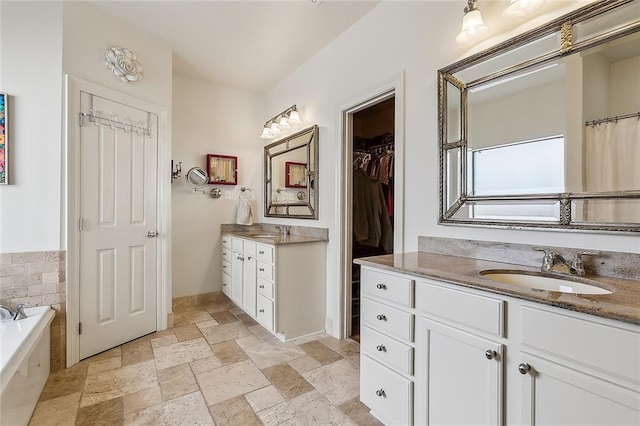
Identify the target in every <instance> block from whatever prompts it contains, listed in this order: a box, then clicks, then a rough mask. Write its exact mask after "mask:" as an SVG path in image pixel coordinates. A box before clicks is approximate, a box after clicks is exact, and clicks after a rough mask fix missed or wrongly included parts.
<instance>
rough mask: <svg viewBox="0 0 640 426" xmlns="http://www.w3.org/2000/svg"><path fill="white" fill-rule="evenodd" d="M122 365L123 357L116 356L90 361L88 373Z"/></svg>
mask: <svg viewBox="0 0 640 426" xmlns="http://www.w3.org/2000/svg"><path fill="white" fill-rule="evenodd" d="M120 367H122V357H119V356H114V357H113V358H107V359H103V360H99V361H94V362H90V363H89V368H88V369H87V374H94V373H99V372H101V371H108V370H113V369H115V368H120Z"/></svg>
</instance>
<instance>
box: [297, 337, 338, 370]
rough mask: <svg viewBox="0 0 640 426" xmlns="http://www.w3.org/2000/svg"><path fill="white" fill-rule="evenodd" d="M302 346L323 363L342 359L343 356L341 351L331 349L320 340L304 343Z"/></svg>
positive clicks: (312, 356)
mask: <svg viewBox="0 0 640 426" xmlns="http://www.w3.org/2000/svg"><path fill="white" fill-rule="evenodd" d="M300 347H301V348H302V349H304V351H305V352H306V353H307V354H309V356H310V357H311V358H313V359H315V360H316V361H318V362H319V363H320V364H321V365H327V364H331V363H332V362H336V361H339V360H341V359H342V356H341V355H340V354H339V353H337V352H335V351H333V350H331V349H329V348H328V347H327V346H325V345H323V344H322V343H320V342H318V341H313V342H308V343H303V344H302V345H300Z"/></svg>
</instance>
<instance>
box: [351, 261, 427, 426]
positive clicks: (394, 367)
mask: <svg viewBox="0 0 640 426" xmlns="http://www.w3.org/2000/svg"><path fill="white" fill-rule="evenodd" d="M414 284H415V282H414V280H413V279H412V278H409V277H406V276H403V275H398V274H393V273H387V272H382V271H378V270H375V269H369V268H366V267H363V268H362V269H361V290H360V291H361V298H360V321H361V324H360V354H361V355H360V399H361V400H362V402H363V403H364V404H365V405H367V406H368V407H369V408H371V413H372V414H373V415H374V416H376V417H377V418H379V419H380V420H381V421H382V422H384V423H385V424H397V425H407V424H410V423H412V421H413V386H414V382H413V367H414V362H413V357H414V343H413V342H414V322H415V315H414V312H413V307H414Z"/></svg>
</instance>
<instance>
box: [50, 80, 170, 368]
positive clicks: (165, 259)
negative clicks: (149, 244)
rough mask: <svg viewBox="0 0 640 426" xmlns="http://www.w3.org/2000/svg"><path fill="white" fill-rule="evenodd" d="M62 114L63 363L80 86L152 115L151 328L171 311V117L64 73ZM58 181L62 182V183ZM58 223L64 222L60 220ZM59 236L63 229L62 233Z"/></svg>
mask: <svg viewBox="0 0 640 426" xmlns="http://www.w3.org/2000/svg"><path fill="white" fill-rule="evenodd" d="M65 86H66V91H65V95H66V96H65V105H64V111H65V115H66V116H65V120H64V123H63V137H64V139H65V140H66V152H65V154H63V161H64V158H66V164H65V166H64V168H65V173H64V175H65V176H66V200H67V202H66V205H65V204H64V203H63V206H62V208H63V209H64V208H66V218H67V220H66V230H67V232H66V245H67V268H66V272H67V273H66V280H67V305H66V310H67V312H66V316H67V367H70V366H72V365H73V364H76V363H78V362H79V361H80V335H79V332H78V324H79V322H80V288H79V281H78V278H79V271H80V248H79V244H78V243H79V241H80V233H79V231H78V220H79V218H80V149H79V148H80V145H79V141H80V126H78V122H79V114H80V92H81V91H82V92H87V93H92V94H94V95H97V96H100V97H104V98H106V99H110V100H112V101H115V102H121V103H123V104H126V105H130V106H132V107H135V108H138V109H141V110H144V111H148V112H151V113H154V114H156V115H157V116H158V173H157V179H158V186H157V191H158V200H157V203H158V204H157V219H156V220H157V229H158V231H159V233H160V235H159V236H158V238H157V277H158V288H157V309H156V311H157V316H156V328H157V330H164V329H166V328H167V315H168V314H169V313H170V312H171V261H170V260H171V186H170V183H171V170H170V167H169V164H171V143H170V137H169V135H170V134H171V123H170V122H169V120H168V117H169V113H168V111H167V109H165V108H162V107H159V106H157V105H154V104H151V103H149V102H146V101H143V100H140V99H137V98H134V97H132V96H129V95H125V94H123V93H120V92H118V91H116V90H112V89H109V88H106V87H103V86H100V85H98V84H95V83H92V82H90V81H86V80H83V79H81V78H78V77H75V76H72V75H69V74H67V75H65ZM63 186H65V184H64V183H63ZM63 229H64V226H63ZM62 237H63V239H64V235H63V236H62Z"/></svg>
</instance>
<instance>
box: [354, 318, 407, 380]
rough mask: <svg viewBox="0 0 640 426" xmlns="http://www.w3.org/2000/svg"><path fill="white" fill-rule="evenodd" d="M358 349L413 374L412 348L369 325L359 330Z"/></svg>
mask: <svg viewBox="0 0 640 426" xmlns="http://www.w3.org/2000/svg"><path fill="white" fill-rule="evenodd" d="M360 351H361V352H364V353H366V354H367V355H369V356H370V357H371V358H374V359H375V360H377V361H379V362H381V363H383V364H384V365H389V366H390V367H393V368H395V369H396V370H398V371H400V372H402V373H405V374H408V375H412V374H413V348H412V347H411V346H408V345H405V344H404V343H400V342H399V341H398V340H396V339H394V338H391V337H389V336H387V335H385V334H382V333H379V332H377V331H375V330H374V329H372V328H370V327H367V326H362V328H361V330H360Z"/></svg>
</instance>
